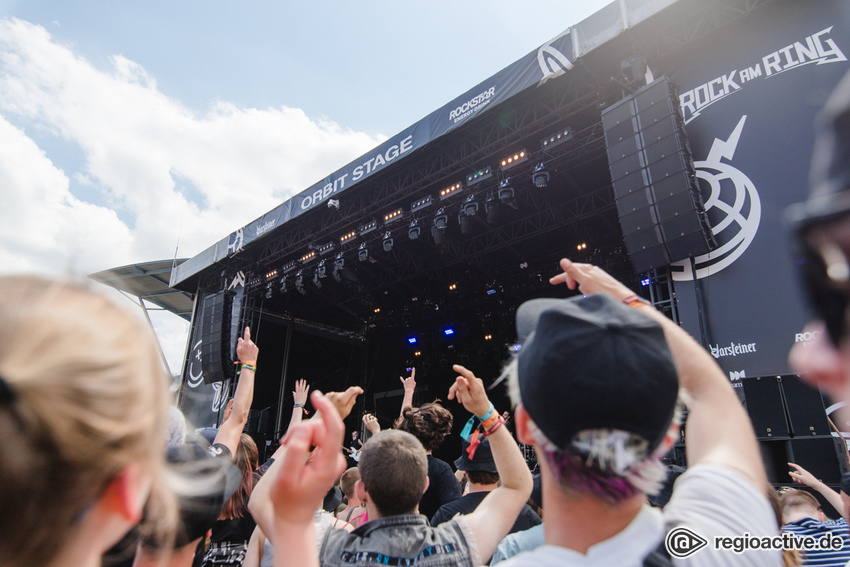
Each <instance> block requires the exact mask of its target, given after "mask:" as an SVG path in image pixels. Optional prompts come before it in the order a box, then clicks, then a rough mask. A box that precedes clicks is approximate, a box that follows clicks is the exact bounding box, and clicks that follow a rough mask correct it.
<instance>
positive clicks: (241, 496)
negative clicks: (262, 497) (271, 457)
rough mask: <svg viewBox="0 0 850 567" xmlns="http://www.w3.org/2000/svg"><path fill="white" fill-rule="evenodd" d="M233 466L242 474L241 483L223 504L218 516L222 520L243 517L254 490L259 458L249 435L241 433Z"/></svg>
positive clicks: (255, 445)
mask: <svg viewBox="0 0 850 567" xmlns="http://www.w3.org/2000/svg"><path fill="white" fill-rule="evenodd" d="M233 464H235V465H236V466H237V468H239V472H240V473H242V483H241V484H240V485H239V488H238V489H237V490H236V492H234V493H233V496H231V497H230V500H228V501H227V502H226V503H225V505H224V509H223V510H222V511H221V516H220V519H222V520H232V519H233V518H241V517H242V516H244V515H245V509H246V506H248V500H249V499H250V498H251V492H252V491H253V490H254V473H255V472H256V470H257V467H258V466H260V457H259V451H258V450H257V444H256V443H255V442H254V440H253V439H252V438H251V436H250V435H247V434H245V433H243V434H242V437H241V438H240V439H239V445H238V446H237V447H236V454H235V455H233Z"/></svg>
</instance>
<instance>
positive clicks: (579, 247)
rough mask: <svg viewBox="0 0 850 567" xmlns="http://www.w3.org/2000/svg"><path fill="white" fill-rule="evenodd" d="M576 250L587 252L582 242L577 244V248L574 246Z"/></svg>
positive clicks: (585, 245)
mask: <svg viewBox="0 0 850 567" xmlns="http://www.w3.org/2000/svg"><path fill="white" fill-rule="evenodd" d="M576 250H587V244H585V243H584V242H582V243H581V244H579V245H578V246H576Z"/></svg>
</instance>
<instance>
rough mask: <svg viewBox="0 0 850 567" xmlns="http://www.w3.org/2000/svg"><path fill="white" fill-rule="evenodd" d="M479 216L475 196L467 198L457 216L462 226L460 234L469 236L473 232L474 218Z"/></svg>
mask: <svg viewBox="0 0 850 567" xmlns="http://www.w3.org/2000/svg"><path fill="white" fill-rule="evenodd" d="M477 214H478V202H477V201H476V200H475V197H474V196H473V195H470V196H469V197H467V199H466V201H464V202H463V205H461V207H460V213H459V214H458V216H457V220H458V223H459V224H460V233H461V234H464V235H466V234H469V233H470V232H472V218H473V217H474V216H476V215H477Z"/></svg>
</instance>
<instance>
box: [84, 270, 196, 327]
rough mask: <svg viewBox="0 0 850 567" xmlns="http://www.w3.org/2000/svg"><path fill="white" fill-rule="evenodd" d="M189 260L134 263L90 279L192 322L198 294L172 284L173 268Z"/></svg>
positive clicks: (92, 275) (98, 274) (98, 273)
mask: <svg viewBox="0 0 850 567" xmlns="http://www.w3.org/2000/svg"><path fill="white" fill-rule="evenodd" d="M185 261H186V259H185V258H182V259H179V260H159V261H155V262H146V263H144V264H131V265H129V266H122V267H120V268H112V269H110V270H104V271H102V272H97V273H95V274H91V275H90V276H89V277H90V278H91V279H93V280H94V281H96V282H99V283H102V284H105V285H108V286H109V287H112V288H115V289H117V290H118V291H121V292H124V293H128V294H130V295H133V296H135V297H138V298H139V299H140V300H144V301H147V302H149V303H152V304H154V305H156V306H157V307H160V308H161V309H164V310H166V311H170V312H171V313H174V314H175V315H178V316H180V317H182V318H183V319H186V320H187V321H189V320H191V318H192V308H193V307H194V301H195V296H194V294H192V293H188V292H185V291H180V290H176V289H173V288H170V287H169V285H168V279H169V275H170V274H171V270H172V268H173V267H174V266H179V265H180V264H182V263H183V262H185Z"/></svg>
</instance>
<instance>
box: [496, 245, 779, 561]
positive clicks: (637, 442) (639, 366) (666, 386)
mask: <svg viewBox="0 0 850 567" xmlns="http://www.w3.org/2000/svg"><path fill="white" fill-rule="evenodd" d="M560 265H561V268H562V269H563V270H564V271H563V273H562V274H559V275H557V276H555V277H553V278H552V279H551V280H550V281H551V283H552V284H561V283H566V284H567V286H568V287H569V288H570V289H576V288H578V290H579V291H580V292H581V293H582V294H585V297H575V298H571V299H538V300H532V301H529V302H526V303H524V304H523V305H521V306H520V308H519V309H518V311H517V316H516V319H517V334H518V337H519V342H520V344H522V348H521V350H520V351H519V353H518V354H517V356H516V357H515V358H514V360H512V361H511V362H510V363H509V364H508V366H507V368H506V371H505V375H506V377H507V379H508V381H509V390H510V394H511V397H512V399H513V401H514V402H515V403H516V411H515V418H514V422H515V424H516V430H517V436H518V438H519V440H520V441H521V442H523V443H528V444H531V445H533V446H534V448H535V452H536V454H537V455H538V459H539V461H540V468H541V477H542V489H543V508H544V509H545V510H546V522H545V523H544V524H543V526H544V533H545V541H546V545H544V546H542V547H540V548H537V549H536V550H534V551H530V552H525V553H521V554H519V555H517V556H515V557H513V558H511V559H509V560H508V561H506V562H504V563H502V565H505V566H519V565H534V566H535V567H540V566H545V565H558V566H562V565H635V566H637V565H641V564H643V562H644V561H661V560H663V559H665V558H664V557H663V556H664V553H663V552H662V550H663V549H664V542H665V538H666V536H667V534H668V531H671V532H672V526H675V527H676V528H687V529H688V530H690V531H691V532H692V533H693V534H696V535H698V536H699V537H701V538H703V539H704V540H706V541H707V542H708V544H707V545H706V546H705V547H703V548H701V549H698V550H696V551H695V552H693V553H688V550H686V549H682V548H681V547H674V549H672V551H671V552H670V553H671V554H672V553H674V552H675V553H676V554H677V555H676V557H677V564H680V563H681V564H689V565H728V564H732V563H734V564H735V565H777V564H780V562H781V557H780V554H779V551H778V550H767V551H762V550H758V551H747V552H746V553H742V554H735V553H733V551H731V550H729V551H726V550H715V549H713V548H714V545H713V542H714V538H715V537H722V536H733V535H743V534H744V533H745V532H746V533H749V534H751V535H752V536H755V537H765V536H774V535H777V534H778V530H777V526H776V521H775V518H774V514H773V511H772V509H771V506H770V504H769V503H768V500H767V498H766V496H765V494H766V491H767V490H768V484H767V478H766V476H765V471H764V467H763V464H762V462H761V458H760V454H759V450H758V445H757V443H756V438H755V434H754V432H753V429H752V425H751V424H750V421H749V418H748V417H747V415H746V413H745V412H744V410H743V408H742V407H741V405H740V403H739V401H738V399H737V396H736V395H735V393H734V392H733V390H732V388H731V386H730V384H729V381H728V379H727V378H726V376H725V375H724V373H723V372H722V371H721V370H720V368H719V367H718V366H717V364H716V363H715V362H714V360H713V358H712V357H711V355H710V354H709V353H708V352H707V351H706V350H705V349H704V348H703V347H701V346H700V345H699V344H697V343H696V342H695V341H694V340H693V339H692V338H691V337H690V336H689V335H688V334H687V333H686V332H685V331H683V330H682V329H681V328H679V326H678V325H676V324H675V323H673V322H672V321H670V320H669V319H667V318H666V317H664V316H663V315H662V314H660V313H658V312H657V311H656V310H655V309H653V308H652V307H651V306H650V305H648V304H647V303H645V302H643V301H641V300H639V299H638V298H637V296H635V295H634V294H633V293H632V292H631V291H630V290H629V289H628V288H627V287H625V286H624V285H623V284H621V283H620V282H618V281H617V280H615V279H614V278H612V277H611V276H610V275H608V274H607V273H606V272H604V271H603V270H601V269H600V268H598V267H596V266H592V265H590V264H577V263H573V262H571V261H569V260H567V259H564V260H561V264H560ZM680 388H681V390H682V392H683V393H685V394H686V395H687V399H688V409H689V415H688V424H687V455H688V461H689V463H688V465H689V466H688V470H687V472H686V473H684V474H683V475H682V476H681V477H680V478H679V480H678V481H677V483H676V486H675V489H674V490H673V495H672V497H671V500H670V502H669V503H668V504H667V506H666V507H665V508H664V510H663V511H661V510H659V509H657V508H653V507H651V506H650V505H649V504H648V502H647V495H648V494H653V493H655V492H657V491H658V490H659V488H660V487H661V485H662V483H663V481H664V478H665V476H666V474H665V468H664V466H663V465H662V463H661V458H662V457H663V456H664V455H665V454H666V453H667V452H668V450H669V449H670V448H671V447H672V445H673V443H674V441H675V439H677V438H678V437H679V421H680V419H681V410H682V406H681V404H680V399H681V398H680ZM679 557H683V558H682V559H678V558H679ZM666 559H667V561H668V562H669V556H668V557H667V558H666ZM661 563H663V561H661Z"/></svg>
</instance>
